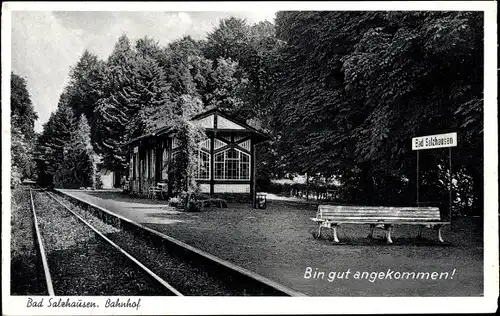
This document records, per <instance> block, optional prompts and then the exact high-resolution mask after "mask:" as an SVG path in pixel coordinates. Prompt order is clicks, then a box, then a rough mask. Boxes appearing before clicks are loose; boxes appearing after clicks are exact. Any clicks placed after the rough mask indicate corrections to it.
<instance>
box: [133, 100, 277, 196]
mask: <svg viewBox="0 0 500 316" xmlns="http://www.w3.org/2000/svg"><path fill="white" fill-rule="evenodd" d="M191 121H193V122H195V123H196V124H199V126H201V127H202V128H204V130H205V133H206V135H207V139H206V140H204V141H202V142H201V143H200V144H199V149H198V153H197V154H198V166H197V169H196V183H197V184H198V185H199V187H200V190H201V192H203V193H207V194H210V195H211V196H213V195H219V194H238V195H247V196H248V197H249V198H251V197H252V196H253V194H254V192H255V173H256V172H255V166H256V163H255V149H256V145H257V144H259V143H261V142H263V141H265V140H268V139H269V136H268V135H266V134H265V133H264V132H262V131H259V130H258V129H256V128H253V127H251V126H249V125H248V124H245V123H243V122H240V121H238V120H237V119H235V118H234V117H232V116H230V115H228V114H226V113H223V112H222V111H221V110H218V109H211V110H207V111H205V112H202V113H200V114H197V115H195V116H193V117H192V118H191ZM178 143H179V141H178V140H177V139H176V138H175V131H174V130H173V128H172V127H171V126H163V127H161V128H159V129H157V130H155V131H154V132H152V133H149V134H146V135H142V136H140V137H137V138H135V139H133V140H131V141H130V142H129V143H128V144H127V145H128V152H129V155H130V156H129V159H130V165H129V166H130V167H129V191H130V192H131V193H134V194H139V195H147V194H148V192H149V190H150V188H151V187H155V186H157V185H158V184H163V185H165V186H166V187H167V188H166V192H167V194H168V196H172V195H173V194H175V192H172V188H171V185H169V184H170V183H171V180H172V171H173V170H171V169H172V167H173V166H172V165H173V164H172V163H171V161H172V159H173V157H175V154H176V152H177V151H178V150H179V149H180V148H179V144H178Z"/></svg>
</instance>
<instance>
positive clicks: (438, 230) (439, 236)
mask: <svg viewBox="0 0 500 316" xmlns="http://www.w3.org/2000/svg"><path fill="white" fill-rule="evenodd" d="M436 228H437V235H438V240H439V242H444V240H443V237H441V228H443V226H442V225H438V226H437V227H436Z"/></svg>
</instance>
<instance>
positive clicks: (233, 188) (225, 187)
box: [214, 183, 250, 193]
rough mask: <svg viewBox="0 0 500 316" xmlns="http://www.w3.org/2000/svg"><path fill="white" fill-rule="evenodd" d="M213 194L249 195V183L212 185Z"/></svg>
mask: <svg viewBox="0 0 500 316" xmlns="http://www.w3.org/2000/svg"><path fill="white" fill-rule="evenodd" d="M214 193H250V183H248V184H214Z"/></svg>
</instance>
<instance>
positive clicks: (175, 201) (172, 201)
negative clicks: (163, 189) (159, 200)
mask: <svg viewBox="0 0 500 316" xmlns="http://www.w3.org/2000/svg"><path fill="white" fill-rule="evenodd" d="M179 202H180V200H179V198H177V197H172V198H170V199H169V200H168V205H170V206H172V207H178V206H179Z"/></svg>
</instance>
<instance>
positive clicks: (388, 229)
mask: <svg viewBox="0 0 500 316" xmlns="http://www.w3.org/2000/svg"><path fill="white" fill-rule="evenodd" d="M392 228H393V226H392V225H391V226H389V227H387V234H386V237H387V243H388V244H392V243H393V241H392V239H391V232H392Z"/></svg>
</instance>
